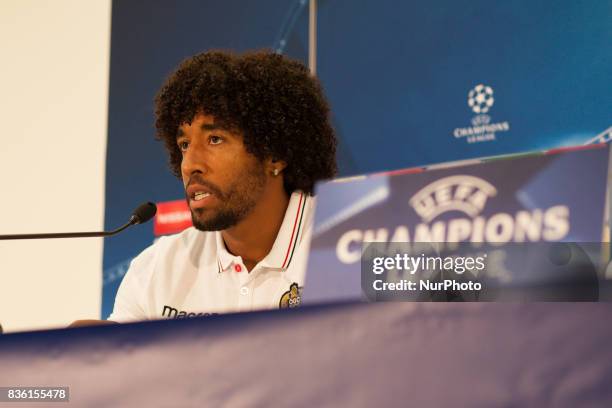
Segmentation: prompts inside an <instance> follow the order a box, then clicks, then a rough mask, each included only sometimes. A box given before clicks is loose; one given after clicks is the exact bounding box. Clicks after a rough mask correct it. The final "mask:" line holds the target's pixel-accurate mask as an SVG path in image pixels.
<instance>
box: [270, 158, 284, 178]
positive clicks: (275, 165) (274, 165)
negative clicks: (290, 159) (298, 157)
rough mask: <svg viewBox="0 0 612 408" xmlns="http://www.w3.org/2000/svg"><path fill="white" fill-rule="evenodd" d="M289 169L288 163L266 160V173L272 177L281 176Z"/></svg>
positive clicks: (271, 159)
mask: <svg viewBox="0 0 612 408" xmlns="http://www.w3.org/2000/svg"><path fill="white" fill-rule="evenodd" d="M286 167H287V163H286V162H285V161H283V160H276V159H273V158H269V159H267V160H266V171H267V173H268V174H270V175H272V176H275V177H276V176H279V175H280V174H281V173H282V172H283V170H285V168H286Z"/></svg>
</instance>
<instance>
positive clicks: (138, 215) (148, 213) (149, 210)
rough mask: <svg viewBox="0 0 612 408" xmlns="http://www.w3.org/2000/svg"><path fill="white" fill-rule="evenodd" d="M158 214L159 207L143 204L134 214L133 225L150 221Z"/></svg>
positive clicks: (131, 219)
mask: <svg viewBox="0 0 612 408" xmlns="http://www.w3.org/2000/svg"><path fill="white" fill-rule="evenodd" d="M156 212H157V206H156V205H155V204H153V203H143V204H140V205H139V206H138V208H136V209H135V210H134V212H133V213H132V217H131V218H130V221H132V223H133V224H143V223H145V222H147V221H149V220H150V219H151V218H153V216H155V213H156Z"/></svg>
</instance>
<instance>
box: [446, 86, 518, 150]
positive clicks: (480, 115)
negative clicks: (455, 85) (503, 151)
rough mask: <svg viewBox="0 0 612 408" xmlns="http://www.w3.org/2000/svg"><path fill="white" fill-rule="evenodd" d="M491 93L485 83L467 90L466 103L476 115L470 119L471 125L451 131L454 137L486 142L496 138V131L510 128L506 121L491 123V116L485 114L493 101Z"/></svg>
mask: <svg viewBox="0 0 612 408" xmlns="http://www.w3.org/2000/svg"><path fill="white" fill-rule="evenodd" d="M493 94H494V91H493V88H492V87H490V86H488V85H485V84H478V85H476V86H475V87H474V88H472V89H471V90H470V91H469V92H468V96H467V104H468V106H469V107H470V108H471V109H472V112H474V113H475V114H476V116H474V117H473V118H472V120H471V122H472V126H468V127H461V128H456V129H455V130H454V131H453V136H454V137H455V138H456V139H460V138H465V140H466V141H467V142H468V143H479V142H488V141H494V140H496V139H497V133H501V132H507V131H508V130H510V124H509V123H508V122H506V121H504V122H497V123H491V117H490V116H489V115H487V113H488V112H489V111H490V110H491V108H492V107H493V104H494V103H495V98H494V96H493Z"/></svg>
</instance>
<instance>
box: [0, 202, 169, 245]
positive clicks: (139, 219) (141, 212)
mask: <svg viewBox="0 0 612 408" xmlns="http://www.w3.org/2000/svg"><path fill="white" fill-rule="evenodd" d="M156 212H157V207H156V206H155V204H153V203H144V204H141V205H139V206H138V208H136V209H135V210H134V212H132V216H131V217H130V220H129V221H128V222H127V223H126V224H124V225H122V226H121V227H119V228H117V229H115V230H112V231H100V232H60V233H52V234H13V235H0V240H6V239H43V238H45V239H46V238H87V237H110V236H111V235H115V234H118V233H120V232H121V231H123V230H124V229H126V228H127V227H129V226H131V225H136V224H143V223H145V222H147V221H149V220H150V219H151V218H153V216H154V215H155V213H156Z"/></svg>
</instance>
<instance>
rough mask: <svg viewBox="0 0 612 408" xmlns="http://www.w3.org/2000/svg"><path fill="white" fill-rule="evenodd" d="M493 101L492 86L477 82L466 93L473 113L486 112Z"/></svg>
mask: <svg viewBox="0 0 612 408" xmlns="http://www.w3.org/2000/svg"><path fill="white" fill-rule="evenodd" d="M494 102H495V98H493V88H491V87H490V86H486V85H483V84H479V85H476V87H475V88H474V89H472V90H471V91H470V92H469V93H468V106H469V107H470V108H472V110H473V111H474V113H487V112H488V111H489V109H491V107H492V106H493V103H494Z"/></svg>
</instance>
